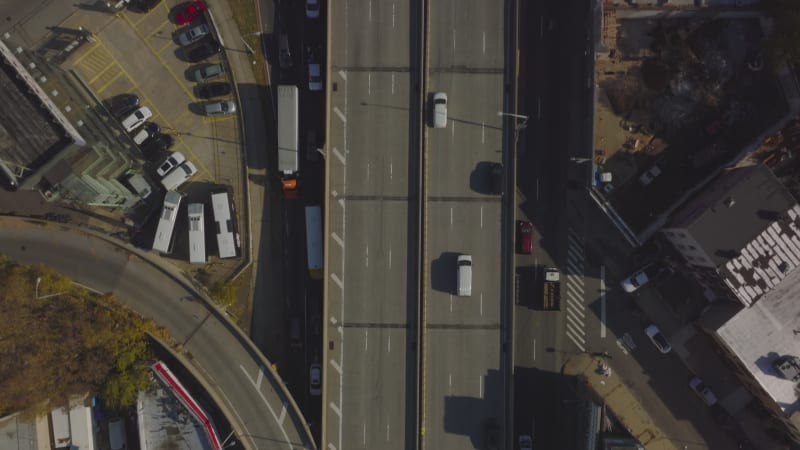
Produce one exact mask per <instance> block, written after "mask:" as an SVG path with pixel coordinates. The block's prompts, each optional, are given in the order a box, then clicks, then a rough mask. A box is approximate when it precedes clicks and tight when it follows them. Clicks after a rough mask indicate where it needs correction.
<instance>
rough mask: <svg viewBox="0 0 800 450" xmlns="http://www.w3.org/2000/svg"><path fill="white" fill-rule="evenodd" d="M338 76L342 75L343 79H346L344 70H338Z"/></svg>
mask: <svg viewBox="0 0 800 450" xmlns="http://www.w3.org/2000/svg"><path fill="white" fill-rule="evenodd" d="M339 76H340V77H342V79H343V80H344V81H347V72H345V71H344V70H340V71H339Z"/></svg>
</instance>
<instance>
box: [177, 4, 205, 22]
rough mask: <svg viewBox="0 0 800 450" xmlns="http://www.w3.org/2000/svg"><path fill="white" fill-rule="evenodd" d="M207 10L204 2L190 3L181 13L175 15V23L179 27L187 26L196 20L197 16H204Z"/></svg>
mask: <svg viewBox="0 0 800 450" xmlns="http://www.w3.org/2000/svg"><path fill="white" fill-rule="evenodd" d="M205 10H206V4H205V3H203V0H196V1H193V2H191V3H188V4H187V5H186V6H184V8H183V9H182V10H181V11H180V12H179V13H177V14H175V23H177V24H178V25H186V24H188V23H190V22H191V21H193V20H194V19H196V18H197V16H199V15H201V14H203V11H205Z"/></svg>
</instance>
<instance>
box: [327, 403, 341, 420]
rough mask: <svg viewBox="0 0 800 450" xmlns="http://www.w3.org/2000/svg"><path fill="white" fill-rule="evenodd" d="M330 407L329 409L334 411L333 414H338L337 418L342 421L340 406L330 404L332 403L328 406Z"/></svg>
mask: <svg viewBox="0 0 800 450" xmlns="http://www.w3.org/2000/svg"><path fill="white" fill-rule="evenodd" d="M328 406H329V407H330V408H331V409H332V410H333V412H335V413H336V415H337V416H339V418H340V419H341V417H342V411H341V410H340V409H339V407H338V406H336V405H335V404H334V403H333V402H330V403H329V404H328Z"/></svg>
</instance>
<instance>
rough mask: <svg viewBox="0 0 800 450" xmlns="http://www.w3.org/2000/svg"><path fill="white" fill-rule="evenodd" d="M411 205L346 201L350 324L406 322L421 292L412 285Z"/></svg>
mask: <svg viewBox="0 0 800 450" xmlns="http://www.w3.org/2000/svg"><path fill="white" fill-rule="evenodd" d="M407 220H408V204H407V203H406V202H402V201H401V202H389V201H383V202H374V201H349V202H347V236H346V240H345V253H344V257H345V269H344V273H345V277H346V278H345V280H344V292H345V296H344V298H345V304H344V320H345V321H346V322H345V323H346V324H351V323H352V324H376V325H378V326H384V325H390V326H405V325H406V321H407V320H408V318H407V317H406V313H407V310H408V305H409V303H410V302H414V301H415V300H414V299H415V298H416V294H415V292H414V290H413V287H412V286H409V285H408V279H409V277H408V273H407V270H408V267H407V266H406V259H407V254H408V246H409V245H410V243H409V242H408V239H407V236H408V229H407Z"/></svg>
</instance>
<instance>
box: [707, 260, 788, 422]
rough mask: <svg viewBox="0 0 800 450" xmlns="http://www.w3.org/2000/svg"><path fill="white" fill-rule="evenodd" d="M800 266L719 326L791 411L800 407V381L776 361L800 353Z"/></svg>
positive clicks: (756, 375) (775, 397)
mask: <svg viewBox="0 0 800 450" xmlns="http://www.w3.org/2000/svg"><path fill="white" fill-rule="evenodd" d="M798 297H800V270H795V271H794V272H792V273H790V274H789V275H788V276H787V277H786V278H785V279H784V280H783V282H781V283H780V284H779V285H778V286H776V287H775V288H774V289H773V290H772V291H770V292H768V293H767V294H766V295H764V297H763V298H762V299H761V300H760V301H759V302H757V303H755V304H754V305H753V306H751V307H749V308H744V309H742V310H741V311H740V312H739V313H737V314H736V315H734V316H733V317H732V318H731V319H730V320H728V321H727V322H726V323H724V324H723V325H722V326H721V327H719V329H718V330H717V334H718V335H719V336H720V338H721V339H722V341H723V342H724V343H725V344H726V345H727V347H728V348H729V349H730V350H731V351H732V352H733V353H734V354H735V355H736V356H737V357H738V358H739V360H740V361H741V363H742V364H744V366H745V367H746V368H747V370H748V371H750V372H751V373H752V375H753V378H754V379H755V380H756V381H757V382H758V384H759V385H761V387H762V388H763V389H764V390H765V391H766V392H767V394H769V396H770V397H771V398H772V399H773V400H774V401H775V403H776V404H777V405H778V407H779V408H780V409H781V410H782V411H783V412H784V413H785V414H786V415H787V416H789V415H791V414H793V413H795V412H797V411H798V410H800V400H798V398H797V394H796V393H795V385H796V383H795V382H793V381H791V380H787V379H785V378H783V377H782V376H781V375H780V374H779V373H778V372H777V370H775V368H774V367H773V363H774V361H775V360H777V359H778V358H781V357H783V356H800V302H798V301H796V299H797V298H798Z"/></svg>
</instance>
